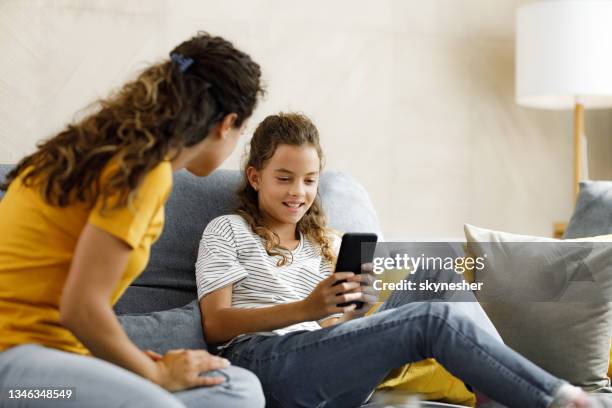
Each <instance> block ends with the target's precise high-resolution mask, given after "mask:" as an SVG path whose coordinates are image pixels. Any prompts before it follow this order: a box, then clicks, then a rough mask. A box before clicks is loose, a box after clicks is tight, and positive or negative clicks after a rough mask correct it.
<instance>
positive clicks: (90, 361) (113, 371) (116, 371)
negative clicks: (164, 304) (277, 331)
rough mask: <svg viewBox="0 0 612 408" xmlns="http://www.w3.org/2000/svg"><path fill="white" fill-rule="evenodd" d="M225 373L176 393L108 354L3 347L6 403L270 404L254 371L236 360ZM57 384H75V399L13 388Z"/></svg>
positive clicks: (0, 381) (107, 407) (0, 370)
mask: <svg viewBox="0 0 612 408" xmlns="http://www.w3.org/2000/svg"><path fill="white" fill-rule="evenodd" d="M219 373H220V374H221V375H223V376H224V377H225V382H224V383H222V384H220V385H216V386H213V387H201V388H194V389H190V390H186V391H179V392H175V393H170V392H168V391H166V390H164V389H163V388H161V387H159V386H157V385H155V384H153V383H152V382H150V381H148V380H146V379H144V378H142V377H140V376H138V375H136V374H134V373H132V372H130V371H127V370H125V369H123V368H121V367H118V366H116V365H114V364H111V363H108V362H106V361H104V360H100V359H97V358H94V357H85V356H80V355H76V354H73V353H67V352H64V351H59V350H55V349H51V348H47V347H42V346H39V345H34V344H27V345H22V346H16V347H13V348H10V349H8V350H6V351H3V352H0V407H2V408H4V407H7V408H12V407H75V408H77V407H100V408H119V407H122V408H123V407H125V408H128V407H129V408H132V407H134V408H158V407H159V408H179V407H180V408H184V407H193V408H195V407H202V408H203V407H206V408H217V407H218V408H221V407H223V408H225V407H232V408H244V407H257V408H262V407H263V406H264V398H263V394H262V391H261V385H260V383H259V381H258V380H257V377H255V376H254V375H253V374H252V373H250V372H248V371H246V370H244V369H242V368H239V367H233V366H232V367H229V368H227V369H224V370H220V371H218V372H216V374H219ZM51 387H53V388H58V387H71V388H72V389H73V390H74V399H71V400H50V399H9V397H10V395H9V390H17V389H27V388H51ZM14 392H15V391H13V393H14Z"/></svg>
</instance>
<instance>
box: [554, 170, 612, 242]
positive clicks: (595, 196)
mask: <svg viewBox="0 0 612 408" xmlns="http://www.w3.org/2000/svg"><path fill="white" fill-rule="evenodd" d="M605 234H612V181H584V182H582V183H580V194H579V196H578V202H577V203H576V209H575V210H574V214H573V215H572V218H571V219H570V222H569V224H568V226H567V230H566V231H565V235H564V238H581V237H589V236H595V235H605Z"/></svg>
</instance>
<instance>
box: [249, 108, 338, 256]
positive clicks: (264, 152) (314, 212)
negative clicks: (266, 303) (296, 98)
mask: <svg viewBox="0 0 612 408" xmlns="http://www.w3.org/2000/svg"><path fill="white" fill-rule="evenodd" d="M282 144H287V145H292V146H302V145H311V146H312V147H314V148H315V149H316V151H317V155H318V156H319V160H320V163H321V168H322V167H323V151H322V149H321V145H320V143H319V132H318V130H317V128H316V127H315V125H314V124H313V123H312V122H311V121H310V119H308V118H307V117H306V116H304V115H301V114H297V113H279V114H278V115H270V116H268V117H266V118H265V119H264V120H263V122H261V123H260V124H259V125H258V126H257V129H255V133H254V134H253V138H252V139H251V143H250V149H249V154H248V157H247V159H246V160H245V163H244V174H243V183H242V185H241V186H240V188H239V190H238V198H239V200H240V206H239V207H238V210H237V212H238V214H240V215H241V216H242V217H243V218H244V219H245V220H246V222H247V223H248V224H249V226H250V227H251V229H252V230H253V231H254V232H255V233H256V234H257V235H259V236H260V237H262V238H263V239H264V242H265V248H266V252H267V253H268V255H270V256H279V257H280V259H279V261H278V266H283V265H286V264H287V263H289V262H290V261H289V256H288V255H287V253H288V251H287V250H286V248H283V247H281V245H280V238H279V236H278V235H277V234H276V233H275V232H274V231H272V230H271V229H269V228H268V227H267V226H266V225H265V220H264V217H263V214H262V213H261V211H260V209H259V200H258V197H257V194H258V193H257V191H255V189H254V188H253V186H251V184H250V183H249V182H248V177H247V174H246V173H247V169H248V168H249V167H254V168H255V169H256V170H258V171H260V170H262V169H263V168H264V167H265V166H266V164H267V162H268V160H270V158H272V156H273V155H274V152H275V151H276V149H277V147H278V146H279V145H282ZM297 231H299V232H300V233H302V234H303V235H304V236H305V237H306V238H308V239H309V240H310V241H311V242H313V243H315V244H317V245H318V246H319V248H320V251H321V255H322V256H323V257H324V258H325V259H326V260H327V261H328V262H330V263H332V264H333V263H334V262H335V253H334V250H333V248H332V241H331V236H330V233H331V231H330V230H329V229H328V228H327V217H326V216H325V213H324V212H323V207H322V205H321V201H320V197H319V195H318V193H317V196H316V198H315V200H314V202H313V204H312V206H311V207H310V208H309V209H308V211H307V212H306V214H304V216H303V217H302V218H301V219H300V220H299V221H298V223H297ZM289 254H290V253H289Z"/></svg>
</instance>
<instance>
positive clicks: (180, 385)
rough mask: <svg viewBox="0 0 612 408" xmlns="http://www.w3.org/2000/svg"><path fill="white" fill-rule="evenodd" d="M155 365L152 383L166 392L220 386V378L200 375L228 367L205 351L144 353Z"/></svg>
mask: <svg viewBox="0 0 612 408" xmlns="http://www.w3.org/2000/svg"><path fill="white" fill-rule="evenodd" d="M145 354H147V355H148V356H149V357H150V358H151V359H152V360H153V361H155V364H156V365H157V378H155V379H154V382H155V383H157V384H158V385H160V386H162V387H163V388H165V389H167V390H168V391H180V390H184V389H187V388H193V387H203V386H211V385H217V384H221V383H222V382H223V381H225V378H224V377H221V376H203V377H201V376H200V373H202V372H206V371H212V370H219V369H222V368H227V367H229V365H230V363H229V361H228V360H226V359H224V358H221V357H217V356H213V355H211V354H209V353H208V352H207V351H205V350H183V349H181V350H170V351H168V352H167V353H166V354H165V355H163V356H160V355H159V354H157V353H154V352H150V351H146V352H145Z"/></svg>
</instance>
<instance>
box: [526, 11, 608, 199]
mask: <svg viewBox="0 0 612 408" xmlns="http://www.w3.org/2000/svg"><path fill="white" fill-rule="evenodd" d="M516 102H517V103H518V104H519V105H522V106H527V107H532V108H540V109H564V110H565V109H573V110H574V181H573V183H574V200H575V199H576V197H577V196H578V191H579V183H580V181H581V180H585V179H587V178H588V165H587V160H586V158H587V152H586V137H585V135H584V109H585V108H586V109H591V108H609V107H612V0H544V1H538V2H535V3H530V4H527V5H524V6H522V7H520V8H519V10H518V13H517V18H516Z"/></svg>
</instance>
